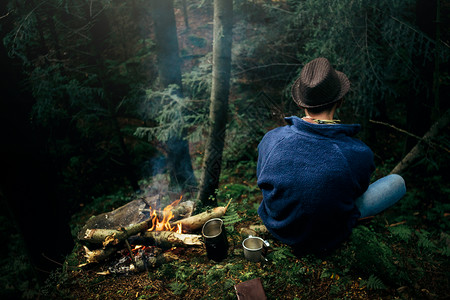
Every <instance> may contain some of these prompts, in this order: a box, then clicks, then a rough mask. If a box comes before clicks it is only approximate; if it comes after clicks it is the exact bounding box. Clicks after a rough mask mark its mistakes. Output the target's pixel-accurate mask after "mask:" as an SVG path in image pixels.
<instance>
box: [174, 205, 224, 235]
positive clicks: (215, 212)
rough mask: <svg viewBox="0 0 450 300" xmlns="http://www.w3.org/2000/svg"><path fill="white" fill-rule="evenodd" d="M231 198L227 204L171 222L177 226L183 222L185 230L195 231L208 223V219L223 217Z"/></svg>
mask: <svg viewBox="0 0 450 300" xmlns="http://www.w3.org/2000/svg"><path fill="white" fill-rule="evenodd" d="M231 200H232V199H230V201H228V204H227V206H225V207H223V206H219V207H215V208H213V209H209V210H207V211H204V212H202V213H200V214H197V215H194V216H191V217H189V218H185V219H181V220H178V221H176V222H173V223H171V225H172V226H177V225H178V224H181V225H182V226H183V231H184V232H194V231H196V230H198V229H200V228H202V226H203V224H205V223H206V221H208V220H211V219H214V218H221V217H223V215H225V213H226V212H227V209H228V206H229V205H230V203H231Z"/></svg>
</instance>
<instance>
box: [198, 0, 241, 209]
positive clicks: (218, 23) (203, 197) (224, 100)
mask: <svg viewBox="0 0 450 300" xmlns="http://www.w3.org/2000/svg"><path fill="white" fill-rule="evenodd" d="M232 28H233V1H232V0H215V1H214V45H213V81H212V89H211V104H210V108H209V118H210V121H211V125H210V129H209V136H208V140H207V142H206V150H205V158H204V161H203V170H202V177H201V186H200V191H199V196H198V197H199V199H200V201H202V203H205V204H212V205H216V203H217V201H215V199H211V197H210V196H211V195H215V190H216V189H217V188H218V186H219V177H220V170H221V164H222V153H223V147H224V142H225V130H226V124H227V112H228V95H229V90H230V70H231V43H232Z"/></svg>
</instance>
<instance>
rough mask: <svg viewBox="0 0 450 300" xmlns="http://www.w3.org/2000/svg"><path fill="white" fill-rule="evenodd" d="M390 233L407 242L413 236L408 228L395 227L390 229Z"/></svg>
mask: <svg viewBox="0 0 450 300" xmlns="http://www.w3.org/2000/svg"><path fill="white" fill-rule="evenodd" d="M389 231H390V232H391V233H392V234H393V235H394V236H397V237H398V238H400V239H401V240H403V241H405V242H407V241H408V240H409V239H410V238H411V235H412V231H411V229H410V228H409V227H408V226H404V225H402V226H395V227H389Z"/></svg>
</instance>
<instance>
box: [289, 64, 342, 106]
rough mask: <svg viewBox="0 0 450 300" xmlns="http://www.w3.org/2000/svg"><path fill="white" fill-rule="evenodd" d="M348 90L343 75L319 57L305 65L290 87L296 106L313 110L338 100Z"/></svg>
mask: <svg viewBox="0 0 450 300" xmlns="http://www.w3.org/2000/svg"><path fill="white" fill-rule="evenodd" d="M349 89H350V81H349V80H348V78H347V76H345V74H344V73H342V72H339V71H336V70H335V69H333V67H332V66H331V64H330V62H329V61H328V59H326V58H323V57H319V58H316V59H314V60H312V61H310V62H309V63H307V64H306V65H305V66H304V67H303V69H302V71H301V73H300V77H299V78H298V79H297V80H296V81H295V82H294V85H293V86H292V98H293V99H294V102H295V103H297V105H298V106H300V107H303V108H314V107H320V106H324V105H327V104H330V103H333V102H336V101H338V100H340V99H341V98H342V97H344V95H345V94H346V93H347V92H348V90H349Z"/></svg>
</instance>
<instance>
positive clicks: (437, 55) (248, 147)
mask: <svg viewBox="0 0 450 300" xmlns="http://www.w3.org/2000/svg"><path fill="white" fill-rule="evenodd" d="M161 1H167V0H152V1H143V0H126V1H124V0H120V1H117V0H108V1H107V0H94V1H87V0H46V1H44V0H9V1H8V0H2V2H1V7H0V36H1V39H2V43H1V47H0V61H1V74H2V79H1V80H0V85H1V89H0V93H1V100H0V128H1V135H0V140H1V143H0V145H1V147H0V151H1V152H0V170H1V174H2V179H1V184H0V197H1V199H2V200H1V215H0V218H1V219H0V228H1V232H0V235H1V240H2V243H1V244H2V245H1V246H0V252H1V259H2V269H1V274H0V276H1V278H0V281H1V284H2V285H3V286H2V288H3V289H5V288H6V289H11V290H19V291H21V292H23V291H29V290H31V289H33V288H34V287H35V286H39V285H40V284H42V282H43V281H45V279H46V278H47V277H48V275H49V274H50V272H51V271H52V270H54V269H55V268H57V267H58V265H56V264H55V263H54V261H57V262H61V263H62V262H63V261H64V259H65V257H66V256H67V255H68V254H69V253H70V252H71V251H72V249H73V247H74V238H73V234H74V233H73V227H72V228H71V226H69V224H70V222H71V220H72V218H73V216H74V215H76V214H79V213H80V212H81V211H83V209H84V208H85V207H86V206H89V205H90V203H92V202H93V201H99V200H98V199H100V198H101V197H102V196H104V195H111V194H120V195H121V197H122V198H121V199H122V200H123V201H126V199H128V198H129V197H130V195H132V194H133V193H136V192H138V191H139V189H140V188H141V187H142V181H143V180H148V179H150V178H153V177H154V176H155V175H157V174H159V175H164V174H168V181H169V187H168V188H169V189H171V190H176V191H181V190H182V191H187V193H188V195H190V196H191V197H192V198H193V199H195V197H196V191H197V189H198V181H199V179H200V177H201V170H202V167H201V165H202V160H203V153H204V148H205V138H206V136H207V132H208V128H209V124H210V120H209V101H210V94H211V80H212V78H211V72H212V50H213V43H212V37H213V1H212V0H176V1H173V5H174V6H173V12H174V16H175V22H176V23H175V24H176V28H172V29H176V36H177V41H176V42H177V45H176V46H177V47H178V49H177V50H176V51H175V52H176V53H177V54H178V55H177V56H176V57H175V60H171V62H170V63H174V62H175V63H176V64H178V67H179V69H180V75H181V82H176V80H175V81H170V80H169V82H167V81H164V78H163V77H162V76H163V75H162V74H161V59H160V56H159V59H158V51H160V52H159V53H160V55H161V49H160V48H158V47H160V45H161V44H162V43H163V41H167V39H169V37H168V36H161V34H159V35H157V34H155V20H156V19H157V18H158V17H159V18H163V19H164V18H165V17H166V16H165V15H164V13H166V12H164V11H158V12H156V7H158V3H159V2H161ZM167 2H171V1H167ZM155 12H156V13H155ZM166 26H169V27H167V28H168V29H167V32H168V34H169V29H170V26H171V25H166ZM449 26H450V3H449V1H444V0H441V1H439V0H438V1H434V0H433V1H429V0H399V1H397V0H395V1H394V0H392V1H387V0H386V1H363V0H361V1H350V0H342V1H322V0H320V1H317V0H315V1H312V0H302V1H290V0H280V1H275V0H241V1H234V17H233V44H232V66H231V81H230V82H231V86H230V95H229V103H228V111H227V127H226V139H225V141H224V142H225V147H224V150H223V159H222V169H223V173H224V174H228V175H229V174H232V175H235V176H238V177H240V178H241V180H242V178H244V180H247V181H248V182H252V181H254V179H255V175H254V168H255V162H256V158H257V151H256V148H257V145H258V142H259V140H260V139H261V138H262V136H263V135H264V133H265V132H267V131H268V130H269V129H271V128H274V127H276V126H280V125H282V124H283V118H284V117H285V116H290V115H294V114H297V115H299V114H301V112H300V111H299V110H298V109H297V108H296V107H295V106H294V103H293V102H292V100H291V98H290V86H291V84H292V83H293V81H294V80H295V79H296V77H297V76H298V74H299V72H300V70H301V68H302V66H303V65H304V64H305V63H306V62H308V61H310V60H312V59H314V58H316V57H319V56H324V57H327V58H328V59H329V60H330V61H331V62H332V64H333V65H334V66H335V68H336V69H337V70H340V71H342V72H344V73H345V74H347V75H348V77H349V79H350V80H351V82H352V88H351V91H350V93H349V95H348V97H347V98H346V103H345V105H344V107H343V108H342V109H341V110H340V111H339V117H340V119H342V120H343V121H344V122H348V123H350V122H352V123H353V122H355V123H361V124H362V125H363V132H362V133H361V135H360V136H359V137H360V138H361V139H362V140H363V141H364V142H366V143H367V144H368V145H369V146H370V147H371V148H372V149H373V150H374V152H375V155H376V163H377V166H378V167H379V168H378V169H377V174H376V176H381V175H384V174H387V173H388V172H389V171H390V170H391V169H392V168H393V167H394V166H395V165H396V164H397V163H398V162H399V161H400V160H401V159H402V158H403V157H404V156H405V155H406V154H407V153H408V152H409V151H410V150H411V149H412V148H413V146H415V145H416V144H417V142H418V139H417V138H416V137H413V136H412V135H411V134H413V135H416V136H418V137H421V136H423V135H424V134H425V133H426V132H427V131H428V130H429V129H430V127H431V126H432V125H433V124H434V123H435V122H436V121H437V120H439V118H441V117H442V116H444V114H445V112H446V111H447V110H448V109H449V108H450V103H449V95H450V89H449V88H450V75H449V72H448V71H449V58H450V55H449V54H450V31H449ZM176 68H177V66H176V65H175V66H174V65H169V68H168V69H169V70H175V69H176ZM168 76H172V75H170V74H169V75H168ZM371 120H372V121H379V122H382V123H383V124H381V123H374V122H371ZM447 122H448V121H447ZM447 124H448V123H447ZM389 125H391V126H389ZM393 126H395V127H396V128H401V129H403V130H405V131H407V132H408V133H410V134H404V133H403V132H402V133H400V132H399V131H398V130H397V129H395V128H393ZM448 134H449V132H448V126H446V127H445V128H444V130H442V131H441V132H440V133H439V135H438V136H437V137H436V138H435V139H434V145H435V146H434V147H428V146H427V147H426V148H424V149H422V153H420V155H419V156H418V159H416V160H415V161H414V163H412V164H411V165H410V166H409V168H408V169H406V170H404V176H405V178H407V182H408V185H410V186H411V187H413V188H415V189H417V191H419V192H422V193H424V194H426V195H429V197H428V198H427V196H423V197H424V198H426V199H427V200H426V201H428V202H427V203H426V205H424V206H421V207H422V208H423V209H432V208H433V207H435V206H433V205H434V202H433V201H439V203H444V204H445V205H447V206H445V207H444V208H442V215H444V214H445V213H448V212H450V211H449V209H448V203H449V202H448V200H449V197H448V196H449V195H450V186H449V185H448V182H449V177H448V173H449V172H448V171H449V154H448V152H449V150H448V148H449V147H450V142H449V139H448ZM174 141H175V142H174ZM436 145H438V146H436ZM177 147H181V148H177ZM180 149H181V150H180ZM187 153H189V156H186V154H187ZM239 172H240V173H239ZM189 174H191V175H193V176H191V175H189ZM221 178H222V180H221V181H220V182H219V188H220V185H221V184H222V183H223V182H225V181H226V180H229V177H227V178H226V179H225V178H224V177H223V174H222V177H221ZM430 191H433V194H429V192H430ZM419 192H418V193H419ZM430 197H432V198H433V199H430ZM444 219H445V220H436V222H443V223H444V224H448V214H447V215H446V216H445V217H444ZM30 266H31V267H30ZM14 272H15V273H14ZM12 273H14V274H12ZM11 274H12V275H13V276H12V275H11ZM29 274H32V275H29ZM14 276H15V277H14ZM21 276H23V278H21ZM11 277H14V279H11ZM17 278H19V279H17ZM30 278H34V279H30ZM20 284H22V286H21V285H20Z"/></svg>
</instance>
